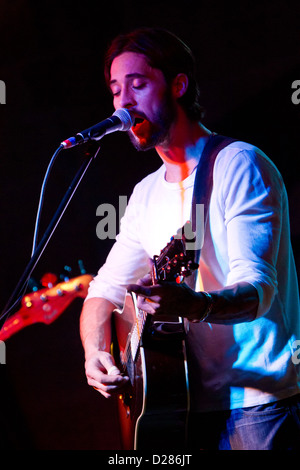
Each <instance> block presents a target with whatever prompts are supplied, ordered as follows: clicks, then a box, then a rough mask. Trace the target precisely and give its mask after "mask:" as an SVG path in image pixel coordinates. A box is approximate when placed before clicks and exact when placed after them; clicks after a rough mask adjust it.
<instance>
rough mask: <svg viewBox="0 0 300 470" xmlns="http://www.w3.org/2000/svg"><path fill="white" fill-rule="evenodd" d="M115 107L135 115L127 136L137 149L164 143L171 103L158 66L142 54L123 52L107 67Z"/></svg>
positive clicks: (167, 131) (166, 135) (168, 129)
mask: <svg viewBox="0 0 300 470" xmlns="http://www.w3.org/2000/svg"><path fill="white" fill-rule="evenodd" d="M110 87H111V91H112V94H113V104H114V107H115V109H118V108H127V109H129V110H130V111H131V112H132V114H133V116H134V117H135V125H134V126H133V127H132V128H131V129H130V131H129V137H130V139H131V141H132V143H133V144H134V146H135V147H136V148H137V149H138V150H148V149H150V148H153V147H156V146H159V145H162V146H166V145H168V141H169V132H170V128H171V124H172V122H173V121H174V119H175V106H174V103H173V100H172V96H171V91H170V89H169V88H168V86H167V84H166V81H165V78H164V75H163V73H162V72H161V70H159V69H154V68H152V67H150V66H149V65H148V63H147V60H146V57H145V56H144V55H143V54H137V53H135V52H124V53H123V54H121V55H119V56H118V57H116V58H115V59H114V60H113V62H112V65H111V70H110Z"/></svg>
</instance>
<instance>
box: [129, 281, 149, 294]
mask: <svg viewBox="0 0 300 470" xmlns="http://www.w3.org/2000/svg"><path fill="white" fill-rule="evenodd" d="M127 289H128V291H130V292H134V293H135V294H137V295H141V296H143V297H150V296H151V289H150V287H146V286H140V285H138V284H129V286H128V287H127Z"/></svg>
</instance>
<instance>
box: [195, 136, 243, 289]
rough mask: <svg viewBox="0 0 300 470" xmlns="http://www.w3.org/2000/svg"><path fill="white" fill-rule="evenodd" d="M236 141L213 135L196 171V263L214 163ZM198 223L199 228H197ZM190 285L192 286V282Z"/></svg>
mask: <svg viewBox="0 0 300 470" xmlns="http://www.w3.org/2000/svg"><path fill="white" fill-rule="evenodd" d="M236 140H237V139H233V138H231V137H225V136H223V135H219V134H214V133H213V134H211V135H210V137H209V139H208V141H207V143H206V145H205V147H204V149H203V151H202V155H201V158H200V161H199V163H198V166H197V169H196V175H195V183H194V190H193V198H192V208H191V225H192V231H193V233H194V234H195V237H196V241H195V242H194V243H195V247H196V249H195V258H194V260H195V262H196V263H199V260H200V252H201V247H202V245H203V240H204V234H205V228H206V223H207V219H208V212H209V203H210V197H211V192H212V186H213V169H214V163H215V160H216V157H217V155H218V153H219V152H220V151H221V150H222V149H223V148H225V147H227V145H229V144H231V143H232V142H235V141H236ZM199 204H202V205H203V206H202V207H203V211H200V210H199V206H198V205H199ZM197 206H198V207H197ZM200 214H201V215H203V217H200ZM197 218H198V219H197ZM199 219H200V220H199ZM197 223H198V227H197ZM199 223H201V227H200V232H201V234H200V235H199V233H197V232H199ZM197 228H198V230H197ZM197 236H198V241H197ZM199 237H200V238H201V240H199ZM188 279H190V281H192V282H193V283H195V276H193V275H192V276H190V278H188ZM188 279H186V281H188ZM188 284H190V282H189V283H188Z"/></svg>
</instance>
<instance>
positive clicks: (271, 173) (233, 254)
mask: <svg viewBox="0 0 300 470" xmlns="http://www.w3.org/2000/svg"><path fill="white" fill-rule="evenodd" d="M222 203H223V208H224V216H225V226H226V231H227V246H228V256H229V273H228V276H227V285H232V284H235V283H237V282H241V281H246V282H248V283H250V284H252V285H254V287H255V288H256V289H257V292H258V296H259V308H258V313H257V316H258V317H259V316H261V315H263V314H264V313H266V312H267V311H268V310H269V308H270V306H271V304H272V301H273V299H274V296H275V294H276V292H277V272H276V264H277V257H278V250H279V243H280V234H281V230H282V211H283V181H282V178H281V175H280V173H279V172H278V170H277V169H276V167H275V166H274V165H273V163H272V162H271V161H270V160H269V159H268V158H267V157H266V156H264V154H260V153H259V151H258V149H257V150H243V151H240V152H238V153H236V154H235V156H234V157H233V158H231V159H230V161H229V164H228V166H227V169H226V171H225V173H223V184H222Z"/></svg>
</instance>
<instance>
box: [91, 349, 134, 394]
mask: <svg viewBox="0 0 300 470" xmlns="http://www.w3.org/2000/svg"><path fill="white" fill-rule="evenodd" d="M85 373H86V377H87V382H88V384H89V385H91V386H92V387H94V389H95V390H97V391H99V392H100V393H101V394H102V395H103V396H104V397H105V398H109V397H110V396H111V394H112V393H116V392H119V391H120V388H121V387H122V386H124V385H125V384H126V383H127V382H128V380H129V379H128V377H126V376H125V377H123V376H122V375H121V372H120V371H119V369H118V368H117V367H116V365H115V362H114V359H113V357H112V356H111V355H110V354H109V353H108V352H105V351H96V352H95V353H93V354H91V355H90V356H89V357H87V358H86V361H85Z"/></svg>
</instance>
